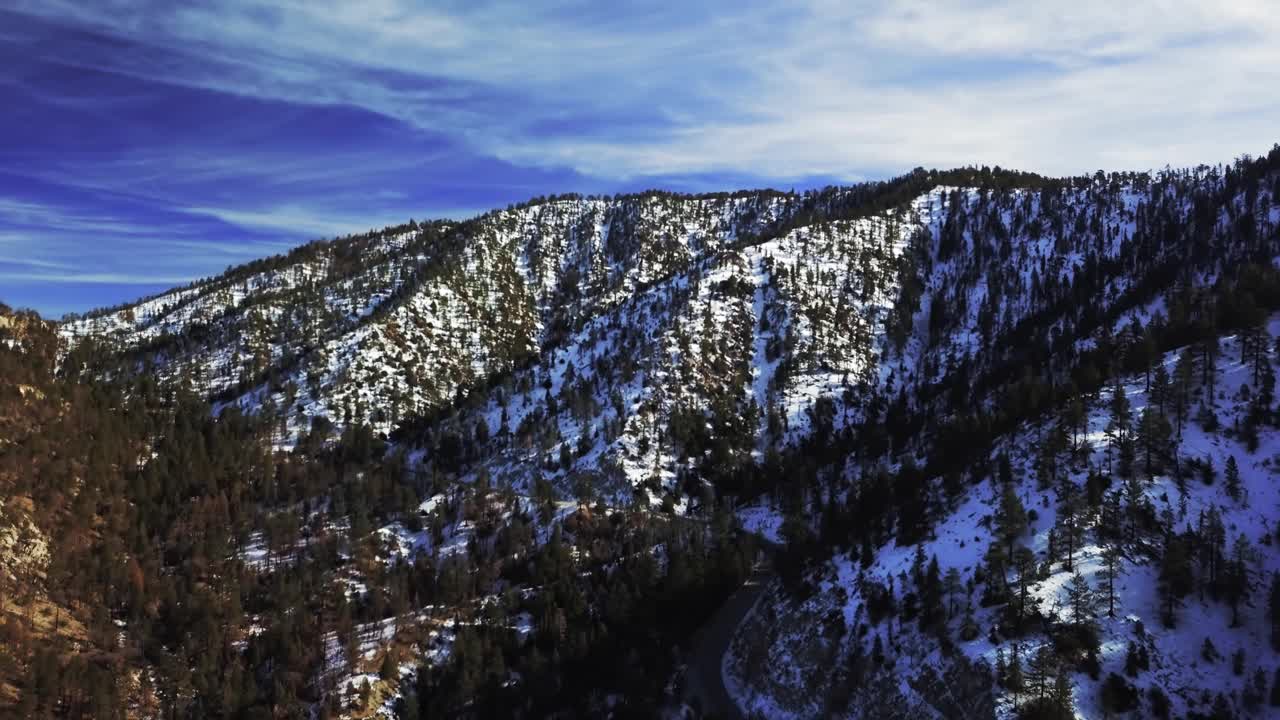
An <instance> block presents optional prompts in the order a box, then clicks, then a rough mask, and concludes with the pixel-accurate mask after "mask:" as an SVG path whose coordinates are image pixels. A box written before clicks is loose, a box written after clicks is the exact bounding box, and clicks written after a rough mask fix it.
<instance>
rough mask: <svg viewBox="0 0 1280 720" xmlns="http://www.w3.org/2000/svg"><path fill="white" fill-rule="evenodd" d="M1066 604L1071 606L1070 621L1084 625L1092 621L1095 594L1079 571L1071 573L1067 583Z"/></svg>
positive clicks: (1095, 600) (1095, 601) (1095, 603)
mask: <svg viewBox="0 0 1280 720" xmlns="http://www.w3.org/2000/svg"><path fill="white" fill-rule="evenodd" d="M1067 604H1068V605H1069V606H1070V607H1071V622H1073V623H1075V624H1076V625H1085V624H1089V623H1092V622H1093V619H1094V609H1095V607H1096V606H1097V596H1096V595H1094V592H1093V588H1092V587H1090V586H1089V581H1088V580H1086V579H1085V577H1084V576H1083V575H1081V574H1080V573H1079V572H1074V573H1072V574H1071V580H1070V581H1069V584H1068V585H1067Z"/></svg>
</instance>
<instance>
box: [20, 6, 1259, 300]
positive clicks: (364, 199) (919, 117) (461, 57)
mask: <svg viewBox="0 0 1280 720" xmlns="http://www.w3.org/2000/svg"><path fill="white" fill-rule="evenodd" d="M1278 35H1280V13H1277V12H1275V7H1274V4H1273V3H1272V2H1270V0H1234V1H1232V2H1227V3H1219V4H1216V5H1210V4H1205V3H1201V2H1198V1H1195V0H1133V1H1132V2H1128V3H1115V2H1112V1H1111V0H1105V1H1103V0H1076V1H1075V2H1072V3H1069V4H1063V3H1058V2H1050V1H1049V0H1023V1H1022V2H1017V1H1015V0H951V1H944V0H890V1H889V2H872V1H871V0H853V1H852V2H850V1H847V0H801V1H800V2H787V3H782V2H773V1H766V0H746V1H745V2H743V1H737V2H727V0H714V1H713V2H709V3H694V4H688V3H686V4H679V5H677V4H670V5H668V6H667V7H661V6H658V5H656V4H650V3H631V2H624V3H611V4H600V3H588V2H578V1H570V0H553V1H552V2H540V3H528V2H514V1H512V0H500V1H498V2H483V3H425V2H414V1H413V0H372V1H371V2H366V3H359V4H352V3H345V2H340V1H339V0H283V1H271V2H268V0H226V1H222V2H208V1H205V0H197V1H196V2H191V3H168V2H160V1H159V0H102V1H101V2H93V3H84V2H74V1H72V0H39V1H38V2H37V1H35V0H15V2H11V3H9V4H8V5H7V6H6V8H5V9H4V10H0V62H4V64H5V66H6V72H5V73H4V75H3V77H0V92H3V94H4V95H5V96H6V98H7V99H11V100H12V102H10V103H9V104H8V105H9V106H8V108H7V111H6V113H5V114H4V115H3V116H0V231H4V232H11V231H15V230H21V231H22V232H23V237H25V238H27V240H26V242H27V246H26V247H25V248H23V249H24V250H29V253H27V254H29V255H30V256H31V257H32V258H33V262H31V263H27V264H25V265H23V266H21V267H22V268H23V269H24V270H25V271H27V272H28V273H29V274H28V275H26V276H25V277H27V278H34V277H35V274H34V273H36V271H38V270H40V269H41V266H39V265H36V264H34V263H36V262H45V263H72V264H73V265H74V264H76V263H80V264H79V265H77V267H81V268H83V267H90V268H92V273H91V274H99V275H101V276H102V277H103V278H104V280H103V283H104V284H106V283H107V282H108V281H107V280H106V279H105V278H107V277H115V276H118V277H119V278H125V277H134V278H137V279H144V278H168V277H174V278H185V277H189V276H190V277H194V276H197V275H205V274H209V273H211V272H215V271H217V270H219V269H221V267H222V265H224V264H225V263H227V262H232V261H235V260H238V259H241V258H244V259H247V258H249V257H253V256H256V255H261V254H267V253H271V252H278V251H279V250H280V249H282V248H283V247H284V246H286V245H287V244H289V243H295V242H300V241H302V240H306V239H311V238H314V237H320V236H332V235H338V234H344V233H348V232H356V231H360V230H364V229H367V228H370V227H378V226H381V225H385V224H390V223H393V222H400V221H403V220H404V219H407V218H408V217H410V216H413V217H418V218H424V217H438V216H449V217H462V216H466V215H470V214H473V213H474V212H477V211H480V210H483V209H485V208H487V207H491V206H495V205H503V204H506V203H507V202H511V201H514V200H520V199H524V198H527V197H529V196H533V195H539V194H545V193H552V192H564V191H571V190H577V191H587V192H591V191H602V192H612V191H617V190H621V189H634V188H638V187H645V186H654V185H665V186H668V187H675V188H680V189H686V190H699V189H715V188H722V187H725V186H732V185H737V184H743V183H748V184H752V185H775V186H784V187H785V186H788V185H793V184H801V185H802V184H804V183H808V182H819V181H826V180H857V179H863V178H866V177H883V176H885V175H889V174H893V173H897V172H901V171H904V170H907V169H910V168H912V167H915V166H917V165H925V166H941V167H946V166H956V165H966V164H999V165H1004V166H1009V167H1019V168H1023V169H1028V170H1035V171H1041V172H1047V173H1055V174H1066V173H1079V172H1091V171H1092V170H1094V169H1097V168H1107V169H1146V168H1152V167H1161V166H1164V165H1165V164H1173V165H1194V164H1199V163H1202V162H1217V161H1224V160H1229V159H1231V158H1233V157H1235V156H1237V155H1239V154H1242V153H1247V152H1261V151H1265V150H1267V149H1268V148H1269V147H1270V146H1271V145H1272V144H1273V143H1274V142H1276V141H1277V140H1280V135H1278V134H1277V132H1276V128H1275V122H1274V119H1275V118H1276V117H1280V95H1277V94H1276V93H1274V92H1271V91H1270V88H1274V87H1276V86H1277V83H1278V81H1280V44H1277V43H1275V42H1274V38H1275V37H1277V36H1278ZM88 238H94V239H95V240H89V239H88ZM92 242H97V243H98V244H99V245H102V246H103V247H102V248H101V250H102V252H101V253H99V252H98V251H99V248H95V247H90V246H89V243H92ZM107 251H112V252H114V253H115V254H116V256H118V255H120V254H121V253H122V252H124V253H133V254H134V255H133V257H134V259H133V262H134V263H135V264H139V263H140V264H139V267H142V268H144V270H143V271H139V272H136V273H135V272H131V271H130V269H129V268H128V262H129V260H128V259H121V258H119V257H116V256H112V255H110V254H108V252H107ZM77 253H79V254H80V255H79V256H77ZM7 254H9V255H11V256H14V257H20V256H22V253H15V252H8V253H7ZM84 263H96V264H94V265H85V264H84ZM11 266H12V267H17V266H16V265H13V264H11ZM44 269H45V270H50V271H52V270H60V269H61V268H44ZM10 272H17V271H10ZM188 273H190V275H188ZM47 274H49V275H50V276H53V275H56V274H57V273H53V272H50V273H47ZM11 277H12V276H11ZM111 282H114V281H111Z"/></svg>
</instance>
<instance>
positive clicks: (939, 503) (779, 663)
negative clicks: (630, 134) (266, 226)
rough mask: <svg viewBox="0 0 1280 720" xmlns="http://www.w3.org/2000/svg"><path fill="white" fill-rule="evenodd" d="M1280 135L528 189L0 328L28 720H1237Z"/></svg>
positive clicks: (1274, 301) (1267, 687)
mask: <svg viewBox="0 0 1280 720" xmlns="http://www.w3.org/2000/svg"><path fill="white" fill-rule="evenodd" d="M1278 258H1280V148H1277V149H1275V150H1272V151H1271V153H1270V154H1269V155H1267V156H1266V157H1261V158H1256V159H1255V158H1244V159H1241V160H1238V161H1236V162H1234V163H1232V164H1230V165H1224V166H1214V167H1199V168H1193V169H1184V170H1166V171H1163V172H1159V173H1111V174H1107V173H1101V172H1099V173H1097V174H1095V175H1092V176H1085V177H1076V178H1063V179H1057V178H1045V177H1041V176H1037V175H1030V174H1024V173H1016V172H1011V171H1007V170H1001V169H999V168H995V169H991V168H968V169H960V170H953V171H946V172H939V171H925V170H917V171H915V172H913V173H910V174H908V175H905V176H902V177H900V178H896V179H893V180H890V181H885V182H878V183H868V184H864V185H855V186H851V187H832V188H827V189H824V190H820V191H811V192H806V193H803V194H794V193H778V192H772V191H758V192H756V191H752V192H736V193H732V194H716V195H703V196H687V195H677V194H671V193H663V192H649V193H642V194H638V195H628V196H617V197H581V196H566V197H555V198H540V199H536V200H533V201H530V202H529V203H526V204H523V205H520V206H513V207H510V208H507V209H505V210H497V211H494V212H491V213H488V214H485V215H482V216H480V217H478V218H475V219H472V220H467V221H464V222H426V223H419V222H410V223H408V224H406V225H404V226H399V227H393V228H386V229H384V230H382V231H377V232H372V233H369V234H367V235H362V236H356V237H348V238H342V239H337V240H333V241H328V242H319V243H313V244H311V245H307V246H304V247H302V248H299V249H297V250H295V251H294V252H292V253H289V254H288V255H285V256H281V257H277V258H271V259H268V260H263V261H259V262H256V263H252V264H250V265H247V266H244V267H240V268H233V269H231V270H229V271H228V272H227V273H226V274H224V275H222V276H220V277H217V278H213V279H209V280H205V281H201V282H197V283H194V284H192V285H191V286H189V287H186V288H181V289H176V290H174V291H171V292H168V293H165V294H162V295H159V296H157V297H153V298H150V299H147V300H144V301H140V302H138V303H136V304H131V305H128V306H125V307H119V308H112V309H108V310H103V311H97V312H92V313H88V314H86V315H85V316H83V317H72V318H67V319H66V320H65V321H64V322H63V323H60V324H58V325H56V326H54V325H49V324H46V323H43V322H41V321H40V320H39V319H38V318H35V317H34V316H31V315H25V316H22V315H14V314H13V313H11V312H7V311H6V313H5V314H4V315H3V316H2V317H3V318H5V320H4V323H3V325H0V370H4V371H5V372H4V373H3V378H2V379H0V383H3V387H0V393H3V395H2V397H0V403H3V406H2V407H0V423H4V425H3V426H0V427H3V432H0V501H2V502H3V503H4V505H3V507H0V513H2V514H3V515H0V517H2V518H3V520H4V522H5V523H6V524H7V527H8V528H11V530H9V531H7V532H8V534H5V533H6V530H5V529H4V527H0V552H4V553H5V555H4V556H3V561H4V563H5V565H4V569H5V573H4V577H3V578H0V583H5V585H3V586H0V589H4V590H5V595H4V606H3V610H4V611H5V617H4V622H5V624H4V631H5V632H6V633H7V637H9V638H11V640H10V641H9V642H6V643H5V644H4V645H5V648H6V651H7V654H6V655H5V656H4V657H3V658H0V660H2V661H3V666H0V679H3V680H4V681H5V684H4V686H3V687H2V688H0V690H2V691H3V695H2V697H0V702H5V703H8V707H10V708H11V709H14V710H15V711H16V712H17V713H18V715H19V716H31V717H110V716H112V715H115V716H121V717H124V716H127V717H169V716H178V717H182V716H208V717H215V716H216V717H317V716H318V717H369V716H371V715H373V714H376V713H382V714H384V715H396V716H399V717H406V718H416V717H433V716H437V715H443V716H460V717H507V716H522V717H543V716H547V715H555V714H558V715H559V716H562V717H599V716H608V715H612V716H617V717H629V716H634V717H652V716H654V715H656V714H659V713H672V714H677V715H678V714H679V713H686V714H697V713H698V712H699V705H700V698H699V699H695V700H690V699H688V698H686V697H685V691H684V688H685V684H686V683H685V676H686V668H685V666H684V664H685V663H686V662H687V660H688V655H687V652H688V649H689V647H690V642H691V638H692V637H693V636H694V633H695V631H696V630H697V628H698V627H699V626H700V625H701V624H702V623H703V622H704V621H705V620H706V618H707V617H709V615H710V614H711V612H712V611H713V610H714V609H715V608H716V607H717V606H719V605H720V603H721V602H722V601H723V600H724V598H725V597H726V596H727V595H728V594H729V593H730V592H731V591H732V590H733V589H734V588H735V587H736V586H737V585H738V584H739V583H740V582H741V581H742V579H743V578H745V577H746V576H747V574H748V573H749V571H750V569H751V567H752V565H753V563H754V562H755V560H756V559H757V552H756V551H757V547H758V544H759V543H758V540H759V539H761V538H762V539H765V540H768V541H770V544H771V545H772V544H776V545H777V546H778V548H779V549H778V550H777V552H776V555H775V556H774V559H773V565H774V567H775V568H776V579H775V580H774V582H773V584H772V585H771V586H770V587H769V588H768V590H767V591H766V592H765V593H764V595H763V597H762V600H761V601H760V602H759V603H758V604H757V605H756V606H755V608H754V610H753V611H752V613H751V614H750V615H749V616H748V618H747V620H746V621H745V622H744V623H743V625H742V626H741V627H740V628H739V630H738V632H737V635H736V639H735V640H734V642H733V644H732V647H731V651H730V653H729V654H728V655H727V657H726V662H725V666H724V677H725V681H726V686H727V687H728V689H729V691H730V693H731V694H732V696H733V697H734V700H735V702H736V703H737V704H738V706H739V707H740V709H741V711H742V712H743V713H744V714H746V713H751V712H758V713H760V714H763V715H765V716H770V717H773V716H778V717H784V716H785V717H830V716H838V717H859V718H860V717H868V718H870V717H875V718H882V717H903V718H908V717H910V718H915V717H961V716H963V717H975V718H977V717H1026V718H1041V717H1043V718H1057V717H1073V716H1079V717H1085V718H1101V717H1112V716H1117V715H1119V714H1123V713H1129V714H1130V716H1132V717H1165V716H1167V717H1197V716H1203V717H1265V716H1267V715H1268V714H1269V713H1272V712H1275V711H1276V710H1275V708H1276V705H1274V704H1273V701H1274V702H1280V690H1275V689H1274V687H1275V684H1276V683H1275V678H1274V676H1275V675H1276V674H1277V673H1280V652H1278V651H1280V645H1278V644H1277V642H1278V641H1277V640H1276V638H1280V630H1277V628H1280V581H1277V580H1276V579H1275V578H1276V577H1277V575H1276V573H1277V571H1280V556H1278V555H1277V553H1276V552H1275V551H1274V550H1273V541H1277V540H1280V535H1277V532H1280V527H1277V519H1278V518H1280V496H1277V495H1276V491H1275V489H1274V487H1273V486H1274V482H1273V480H1272V475H1271V473H1272V472H1273V471H1274V470H1275V469H1276V468H1280V457H1276V453H1277V451H1280V445H1278V444H1277V443H1280V408H1278V407H1277V402H1276V398H1275V396H1274V384H1275V365H1276V362H1275V357H1274V355H1275V353H1277V352H1280V348H1278V346H1277V341H1276V339H1275V334H1276V332H1277V331H1280V324H1278V323H1277V321H1276V320H1275V317H1276V316H1275V313H1277V312H1280V270H1277V265H1276V261H1277V259H1278Z"/></svg>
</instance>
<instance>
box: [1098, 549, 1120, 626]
mask: <svg viewBox="0 0 1280 720" xmlns="http://www.w3.org/2000/svg"><path fill="white" fill-rule="evenodd" d="M1121 560H1122V556H1121V554H1120V545H1119V544H1118V543H1109V544H1108V545H1107V546H1106V547H1105V548H1104V549H1103V551H1102V569H1101V570H1100V571H1099V574H1101V575H1102V578H1103V580H1104V581H1105V587H1106V593H1107V617H1111V618H1113V617H1115V616H1116V579H1117V578H1119V577H1120V573H1121V570H1122V568H1123V563H1122V562H1121Z"/></svg>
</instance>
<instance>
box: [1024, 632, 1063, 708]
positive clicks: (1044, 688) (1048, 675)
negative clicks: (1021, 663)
mask: <svg viewBox="0 0 1280 720" xmlns="http://www.w3.org/2000/svg"><path fill="white" fill-rule="evenodd" d="M1057 676H1058V656H1057V655H1056V654H1054V652H1053V649H1052V648H1050V647H1049V646H1048V645H1041V646H1040V647H1039V648H1038V649H1037V650H1036V653H1035V655H1032V656H1031V660H1030V662H1028V663H1027V691H1028V692H1029V693H1030V694H1032V695H1033V696H1035V699H1036V700H1038V701H1043V700H1045V699H1046V698H1048V697H1049V696H1050V694H1051V693H1052V692H1053V689H1054V687H1053V685H1054V682H1055V680H1056V678H1057Z"/></svg>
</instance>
